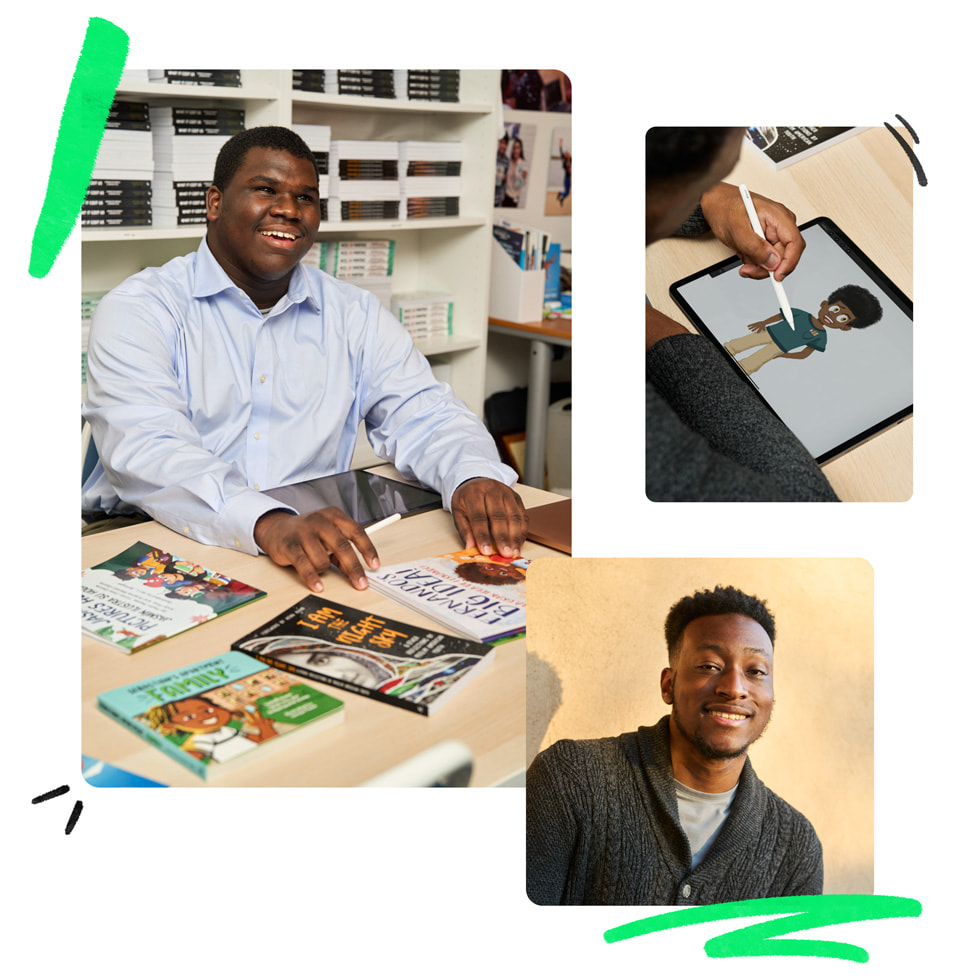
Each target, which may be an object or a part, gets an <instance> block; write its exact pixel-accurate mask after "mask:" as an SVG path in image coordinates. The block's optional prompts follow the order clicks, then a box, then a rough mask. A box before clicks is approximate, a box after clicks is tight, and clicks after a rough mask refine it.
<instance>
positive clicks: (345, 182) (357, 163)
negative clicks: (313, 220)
mask: <svg viewBox="0 0 980 980" xmlns="http://www.w3.org/2000/svg"><path fill="white" fill-rule="evenodd" d="M328 186H329V192H330V193H329V198H328V200H327V219H328V220H329V221H370V220H386V221H394V220H397V218H398V213H399V203H400V197H399V191H398V142H397V141H396V140H333V141H332V142H331V144H330V181H329V185H328Z"/></svg>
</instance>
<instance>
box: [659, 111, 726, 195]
mask: <svg viewBox="0 0 980 980" xmlns="http://www.w3.org/2000/svg"><path fill="white" fill-rule="evenodd" d="M731 134H732V128H731V127H726V126H708V127H704V128H701V129H698V128H695V127H691V126H673V127H671V126H654V127H653V128H652V129H648V130H647V159H646V182H647V184H648V185H649V184H657V183H661V182H663V181H668V180H673V179H675V178H677V177H694V176H697V175H698V174H702V173H704V172H705V171H707V170H708V169H709V168H710V167H711V165H712V164H713V163H714V162H715V159H716V158H717V156H718V154H719V153H720V152H721V149H722V147H723V146H724V145H725V141H726V140H728V139H729V138H730V136H731Z"/></svg>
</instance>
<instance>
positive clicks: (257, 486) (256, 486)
mask: <svg viewBox="0 0 980 980" xmlns="http://www.w3.org/2000/svg"><path fill="white" fill-rule="evenodd" d="M252 486H253V487H254V488H255V489H256V490H260V489H261V487H260V486H259V485H258V484H257V483H253V484H252Z"/></svg>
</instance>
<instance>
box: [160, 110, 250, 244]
mask: <svg viewBox="0 0 980 980" xmlns="http://www.w3.org/2000/svg"><path fill="white" fill-rule="evenodd" d="M150 122H151V123H152V126H153V201H154V211H153V220H154V224H156V225H160V226H163V227H170V226H174V225H178V226H179V225H195V224H206V223H207V190H208V188H209V187H210V186H211V182H212V179H213V176H214V161H215V159H216V158H217V156H218V153H219V151H220V150H221V148H222V146H224V145H225V143H226V142H227V141H228V140H229V138H230V137H232V136H234V135H235V134H236V133H240V132H242V131H243V130H244V129H245V110H244V109H234V108H231V107H230V106H221V107H213V106H186V107H185V106H155V107H153V108H152V109H150Z"/></svg>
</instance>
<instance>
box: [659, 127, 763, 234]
mask: <svg viewBox="0 0 980 980" xmlns="http://www.w3.org/2000/svg"><path fill="white" fill-rule="evenodd" d="M744 132H745V130H744V129H743V128H740V127H711V128H703V129H697V128H692V127H660V126H655V127H654V128H652V129H648V130H647V148H646V242H647V244H648V245H649V244H650V243H651V242H655V241H656V240H657V239H659V238H665V237H667V236H668V235H672V234H673V233H674V232H675V231H677V229H678V228H679V227H680V226H681V225H682V224H683V223H684V221H685V219H686V218H687V217H688V216H689V215H690V214H691V212H692V211H693V210H694V208H695V207H696V206H697V203H698V200H699V199H700V197H701V195H702V194H703V193H704V192H705V191H706V190H708V189H709V188H710V187H714V186H715V184H717V183H719V182H720V181H721V180H722V179H724V177H725V176H726V175H727V174H728V172H729V171H730V170H731V169H732V167H734V166H735V162H736V161H737V160H738V154H739V149H740V148H741V144H742V134H743V133H744Z"/></svg>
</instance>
